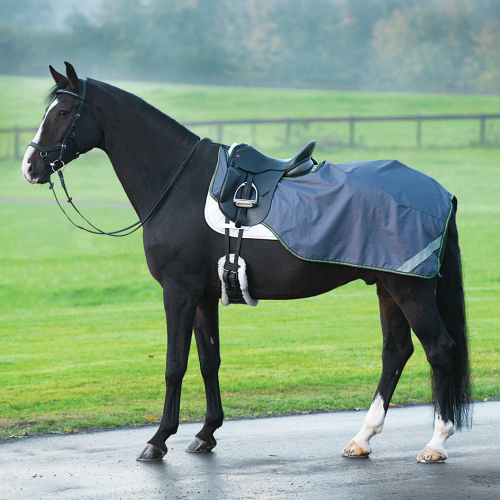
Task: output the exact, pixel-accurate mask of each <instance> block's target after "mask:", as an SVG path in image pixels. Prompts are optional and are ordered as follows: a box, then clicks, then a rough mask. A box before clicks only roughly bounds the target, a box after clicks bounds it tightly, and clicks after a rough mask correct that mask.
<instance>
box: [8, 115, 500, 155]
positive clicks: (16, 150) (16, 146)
mask: <svg viewBox="0 0 500 500" xmlns="http://www.w3.org/2000/svg"><path fill="white" fill-rule="evenodd" d="M491 119H500V114H487V113H481V114H475V115H413V116H346V117H330V118H328V117H326V118H325V117H320V118H272V119H256V120H211V121H199V122H184V125H185V126H187V127H196V126H215V127H216V128H217V142H222V140H223V127H225V126H234V125H271V124H283V125H284V126H285V137H284V139H285V144H289V143H290V137H291V130H292V125H293V124H310V123H338V122H346V123H348V124H349V146H350V147H355V145H356V142H355V124H356V122H388V121H414V122H416V146H417V147H420V146H421V144H422V122H424V121H437V120H478V121H479V143H480V144H484V143H485V130H486V120H491ZM37 130H38V129H37V128H34V127H24V128H21V127H14V128H11V129H0V134H12V135H13V157H14V158H15V159H21V158H22V154H21V152H20V147H21V144H20V142H21V141H20V136H21V133H27V132H32V133H36V132H37ZM24 147H25V145H23V147H22V150H23V151H24Z"/></svg>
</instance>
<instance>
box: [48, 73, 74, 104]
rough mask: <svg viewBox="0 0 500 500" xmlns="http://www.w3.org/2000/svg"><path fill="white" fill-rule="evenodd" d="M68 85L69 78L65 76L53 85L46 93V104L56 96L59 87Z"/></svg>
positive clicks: (63, 87) (62, 87)
mask: <svg viewBox="0 0 500 500" xmlns="http://www.w3.org/2000/svg"><path fill="white" fill-rule="evenodd" d="M68 85H69V80H68V79H67V78H65V79H64V80H61V81H60V82H59V83H57V84H56V85H54V86H53V87H52V88H51V89H50V90H49V93H48V94H47V97H46V98H45V101H46V103H47V104H50V103H51V102H52V101H53V100H54V99H55V98H56V97H57V91H58V90H61V89H65V88H66V87H67V86H68Z"/></svg>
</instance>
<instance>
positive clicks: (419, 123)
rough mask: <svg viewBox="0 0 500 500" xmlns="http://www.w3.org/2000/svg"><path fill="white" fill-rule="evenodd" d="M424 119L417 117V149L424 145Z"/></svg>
mask: <svg viewBox="0 0 500 500" xmlns="http://www.w3.org/2000/svg"><path fill="white" fill-rule="evenodd" d="M421 139H422V119H421V118H420V115H417V148H419V147H420V144H421V143H422V141H421Z"/></svg>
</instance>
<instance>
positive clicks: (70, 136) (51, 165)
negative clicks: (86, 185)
mask: <svg viewBox="0 0 500 500" xmlns="http://www.w3.org/2000/svg"><path fill="white" fill-rule="evenodd" d="M80 81H81V82H82V85H83V89H82V93H81V95H80V94H75V93H74V92H70V91H69V90H58V91H57V92H56V94H69V95H72V96H73V97H76V98H77V99H80V106H79V107H78V111H77V112H76V115H75V119H74V120H73V123H72V125H71V127H70V129H69V130H68V132H67V134H66V135H65V137H64V139H63V141H62V143H61V145H60V146H40V144H37V143H36V142H30V144H29V145H30V146H33V147H34V148H35V149H37V150H38V151H40V156H41V157H42V158H43V159H44V162H45V166H46V167H47V169H48V170H49V171H50V170H52V172H55V171H56V170H58V169H60V168H63V167H64V161H63V159H62V158H63V155H64V151H65V150H66V145H67V143H68V141H69V140H71V142H72V143H73V145H74V146H75V154H76V158H78V157H79V156H80V152H79V151H78V146H77V145H76V138H75V127H76V124H77V123H78V120H79V119H80V117H81V116H82V108H83V105H84V103H85V95H86V94H87V79H86V78H81V79H80ZM51 151H59V158H57V159H56V160H54V161H53V162H50V161H49V160H47V153H50V152H51Z"/></svg>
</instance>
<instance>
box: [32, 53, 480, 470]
mask: <svg viewBox="0 0 500 500" xmlns="http://www.w3.org/2000/svg"><path fill="white" fill-rule="evenodd" d="M50 71H51V73H52V76H53V78H54V80H55V82H56V87H55V88H54V89H53V90H52V93H51V98H52V99H54V100H53V102H52V104H51V105H50V106H49V107H48V108H47V111H46V113H45V116H44V119H43V122H42V124H41V125H40V129H39V131H38V134H37V136H36V137H35V139H34V142H32V143H31V145H30V147H29V148H28V150H27V151H26V154H25V157H24V160H23V167H22V168H23V173H24V176H25V178H26V180H28V181H29V182H31V183H33V184H35V183H39V184H42V183H47V182H49V179H50V175H51V174H52V173H53V171H56V170H58V169H60V168H61V167H62V166H63V164H64V163H66V164H67V163H69V162H70V161H72V160H73V159H75V158H76V157H77V156H78V154H79V153H85V152H87V151H89V150H91V149H93V148H100V149H102V150H103V151H105V152H106V153H107V155H108V156H109V158H110V160H111V163H112V165H113V168H114V169H115V172H116V175H117V176H118V178H119V180H120V182H121V184H122V186H123V188H124V190H125V192H126V194H127V196H128V198H129V200H130V202H131V203H132V205H133V207H134V209H135V211H136V212H137V214H138V216H139V218H140V219H141V220H144V219H145V218H146V217H147V216H148V214H150V213H151V211H152V209H153V208H154V207H155V205H156V202H157V201H158V200H159V199H160V198H161V197H162V195H163V193H164V191H165V187H166V186H168V185H169V184H170V183H171V181H172V179H173V178H174V177H176V183H175V186H173V187H172V189H171V190H170V192H169V193H168V196H167V197H166V198H165V199H164V200H163V202H162V204H161V205H160V206H159V207H157V208H156V211H155V212H154V214H153V216H152V217H151V218H150V219H149V220H148V221H147V222H146V224H145V225H144V227H143V239H144V250H145V253H146V259H147V263H148V266H149V270H150V272H151V274H152V275H153V277H154V278H155V279H156V280H157V281H158V282H159V283H160V285H161V286H162V288H163V298H164V305H165V312H166V317H167V333H168V343H167V361H166V372H165V380H166V395H165V405H164V410H163V416H162V419H161V423H160V427H159V429H158V431H157V432H156V434H155V435H154V436H153V437H152V438H151V439H150V440H149V442H148V444H147V445H146V447H145V448H144V450H143V451H142V452H141V453H140V454H139V456H138V460H145V461H149V460H161V459H162V458H163V456H164V455H165V454H166V453H167V447H166V444H165V442H166V440H167V438H168V437H169V436H171V435H172V434H174V433H175V432H176V431H177V427H178V425H179V402H180V396H181V384H182V379H183V376H184V373H185V371H186V367H187V361H188V353H189V347H190V343H191V335H192V331H193V329H194V334H195V338H196V343H197V347H198V355H199V359H200V368H201V373H202V376H203V379H204V383H205V390H206V399H207V411H206V418H205V423H204V425H203V428H202V429H201V431H200V432H199V433H198V434H197V435H196V437H195V438H194V439H193V441H192V442H191V444H190V445H189V447H188V451H195V452H206V451H210V450H211V449H212V448H213V447H214V446H215V445H216V441H215V438H214V431H215V430H216V429H217V428H218V427H220V426H221V425H222V421H223V417H224V414H223V410H222V404H221V398H220V390H219V380H218V370H219V365H220V355H219V326H218V303H219V299H220V297H221V285H220V281H219V277H218V270H217V262H218V259H219V258H220V257H221V256H222V255H224V236H223V235H221V234H218V233H217V232H215V231H213V230H212V229H210V228H209V227H208V225H207V224H206V222H205V219H204V206H205V200H206V197H207V190H208V188H209V185H210V181H211V178H212V175H213V172H214V166H215V165H216V162H217V158H218V151H219V147H220V145H219V144H215V143H213V142H211V141H207V140H203V141H201V142H198V141H199V137H197V136H196V135H195V134H193V133H192V132H190V131H189V130H187V129H186V128H185V127H183V126H182V125H180V124H179V123H177V122H176V121H175V120H173V119H172V118H170V117H168V116H166V115H165V114H163V113H162V112H160V111H159V110H157V109H155V108H154V107H152V106H150V105H149V104H147V103H146V102H144V101H143V100H141V99H140V98H138V97H136V96H134V95H132V94H130V93H127V92H125V91H123V90H120V89H118V88H115V87H112V86H111V85H108V84H106V83H102V82H98V81H95V80H91V79H89V80H88V81H84V80H81V79H79V78H78V77H77V75H76V72H75V70H74V68H73V67H72V66H71V65H70V64H68V63H66V76H64V75H62V74H60V73H58V72H57V71H55V70H54V69H53V68H52V67H50ZM84 86H85V89H84ZM84 92H85V93H86V95H82V93H84ZM83 103H85V105H83ZM62 145H64V147H61V146H62ZM195 146H196V148H195ZM77 148H78V149H77ZM193 148H195V149H193ZM186 160H189V161H186ZM181 165H183V166H184V167H185V168H184V171H183V172H182V174H181V175H178V172H179V166H181ZM455 212H456V205H455V207H454V209H453V214H452V216H451V218H450V221H449V229H448V237H447V243H446V248H445V253H444V257H443V262H442V266H441V270H440V273H441V275H442V278H440V279H439V278H438V277H436V278H433V279H422V278H418V277H411V276H404V275H399V274H394V273H388V272H383V271H373V270H367V269H361V268H357V267H350V266H346V265H336V264H323V263H315V262H307V261H304V260H301V259H299V258H297V257H295V256H294V255H292V254H291V253H290V252H288V251H287V250H286V249H285V248H284V247H283V246H282V245H281V244H280V243H279V242H278V241H266V240H253V239H249V240H245V243H244V245H243V247H242V249H241V255H242V257H243V258H244V259H245V260H246V262H247V264H248V270H247V271H248V281H249V283H250V285H251V293H252V296H253V297H254V298H255V299H269V300H277V299H281V300H286V299H300V298H303V297H311V296H314V295H318V294H321V293H325V292H327V291H329V290H332V289H334V288H336V287H339V286H342V285H345V284H346V283H349V282H351V281H354V280H357V279H361V280H363V281H364V282H365V283H367V284H369V285H373V284H375V285H376V287H377V294H378V297H379V303H380V317H381V323H382V331H383V352H382V360H383V369H382V375H381V378H380V382H379V384H378V387H377V390H376V393H375V397H374V399H373V403H372V405H371V406H370V409H369V411H368V414H367V417H366V420H365V423H364V425H363V427H362V429H361V430H360V432H359V433H358V434H357V435H356V436H355V437H354V438H353V440H352V441H351V442H350V443H349V444H348V445H347V446H346V447H345V448H344V450H343V451H342V453H343V455H345V456H348V457H352V456H367V455H368V454H369V453H371V447H370V444H369V440H370V438H371V437H373V436H374V435H375V434H378V433H379V432H380V431H381V430H382V426H383V422H384V418H385V414H386V412H387V408H388V407H389V402H390V401H391V397H392V394H393V392H394V390H395V388H396V384H397V383H398V380H399V378H400V377H401V373H402V371H403V368H404V366H405V364H406V362H407V361H408V359H409V358H410V356H411V355H412V353H413V344H412V340H411V333H410V332H411V330H413V331H414V332H415V334H416V336H417V337H418V339H419V340H420V342H421V343H422V345H423V348H424V350H425V353H426V355H427V359H428V361H429V363H430V366H431V368H432V374H433V377H432V379H433V392H434V401H435V407H436V417H435V432H434V436H433V437H432V439H431V441H430V442H429V443H428V445H427V446H426V447H425V448H424V450H423V451H422V452H421V453H420V455H419V456H418V458H417V460H418V461H420V462H436V461H442V460H445V459H446V457H447V455H446V451H445V449H444V443H445V441H446V439H447V438H448V437H449V436H450V435H452V434H453V433H454V430H455V428H461V427H462V426H463V425H466V424H468V423H469V405H470V375H469V362H468V347H467V334H466V318H465V306H464V294H463V285H462V274H461V262H460V248H459V244H458V233H457V227H456V222H455ZM270 277H272V279H270ZM410 329H411V330H410Z"/></svg>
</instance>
